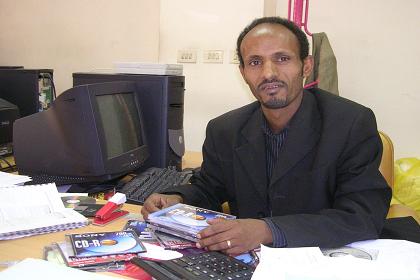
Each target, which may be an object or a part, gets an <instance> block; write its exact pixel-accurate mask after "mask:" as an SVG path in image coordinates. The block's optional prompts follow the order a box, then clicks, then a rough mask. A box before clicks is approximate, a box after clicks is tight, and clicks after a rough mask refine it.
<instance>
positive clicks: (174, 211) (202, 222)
mask: <svg viewBox="0 0 420 280" xmlns="http://www.w3.org/2000/svg"><path fill="white" fill-rule="evenodd" d="M216 218H222V219H227V220H232V219H235V218H236V217H235V216H233V215H228V214H224V213H221V212H217V211H213V210H209V209H204V208H199V207H195V206H191V205H187V204H182V203H178V204H175V205H173V206H171V207H168V208H164V209H162V210H159V211H157V212H154V213H151V214H150V215H149V221H148V222H149V223H150V225H151V228H153V229H154V230H157V231H162V232H165V233H169V234H172V235H175V236H178V237H181V238H185V239H188V240H191V241H194V242H197V241H198V239H197V233H198V232H199V231H201V230H203V229H204V228H206V227H207V226H208V225H209V224H208V223H207V221H208V220H211V219H216Z"/></svg>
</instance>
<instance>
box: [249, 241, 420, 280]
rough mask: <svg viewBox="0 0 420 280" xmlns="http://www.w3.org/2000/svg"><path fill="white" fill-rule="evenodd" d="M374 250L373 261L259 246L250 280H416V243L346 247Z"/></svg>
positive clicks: (419, 272) (419, 271) (419, 252)
mask: <svg viewBox="0 0 420 280" xmlns="http://www.w3.org/2000/svg"><path fill="white" fill-rule="evenodd" d="M348 246H349V247H352V248H359V249H363V250H367V251H377V252H378V254H377V257H376V258H375V259H371V260H369V259H366V258H357V257H354V256H351V255H342V256H341V257H328V256H324V255H323V254H322V252H321V250H320V249H319V248H317V247H304V248H269V247H266V246H264V245H262V246H261V258H260V263H259V265H258V266H257V268H256V270H255V272H254V275H253V277H252V279H253V280H260V279H265V280H266V279H276V280H297V279H303V280H321V279H323V280H324V279H325V280H361V279H363V280H368V279H369V280H375V279H377V280H379V279H380V280H397V279H398V280H414V279H417V280H418V279H420V261H419V260H420V244H418V243H413V242H409V241H404V240H389V239H378V240H370V241H364V242H356V243H352V244H349V245H348Z"/></svg>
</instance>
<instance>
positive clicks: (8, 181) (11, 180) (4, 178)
mask: <svg viewBox="0 0 420 280" xmlns="http://www.w3.org/2000/svg"><path fill="white" fill-rule="evenodd" d="M29 181H32V179H31V177H28V176H24V175H16V174H12V173H6V172H1V171H0V188H2V187H6V186H10V185H20V184H23V183H26V182H29Z"/></svg>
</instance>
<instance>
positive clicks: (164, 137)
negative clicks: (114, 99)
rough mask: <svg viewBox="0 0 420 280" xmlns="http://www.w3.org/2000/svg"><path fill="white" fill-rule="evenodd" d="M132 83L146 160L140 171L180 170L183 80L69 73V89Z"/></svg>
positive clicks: (148, 76)
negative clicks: (137, 106) (141, 115)
mask: <svg viewBox="0 0 420 280" xmlns="http://www.w3.org/2000/svg"><path fill="white" fill-rule="evenodd" d="M111 81H133V82H135V83H136V87H137V92H138V95H139V98H138V99H139V102H140V104H139V105H140V109H141V110H142V113H143V118H144V120H145V133H146V139H147V144H148V146H149V153H150V157H149V159H148V160H147V161H146V162H145V165H144V166H143V167H142V168H141V169H146V168H149V167H161V168H164V167H168V166H175V167H176V168H177V169H178V170H181V168H182V156H183V155H184V153H185V144H184V125H183V121H184V90H185V77H184V76H168V75H139V74H102V73H73V86H78V85H83V84H92V83H103V82H111Z"/></svg>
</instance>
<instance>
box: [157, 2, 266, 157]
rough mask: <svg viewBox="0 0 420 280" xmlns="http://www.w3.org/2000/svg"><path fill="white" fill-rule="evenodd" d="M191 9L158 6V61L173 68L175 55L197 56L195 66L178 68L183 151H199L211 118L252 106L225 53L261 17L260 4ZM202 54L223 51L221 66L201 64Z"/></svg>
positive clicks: (194, 6)
mask: <svg viewBox="0 0 420 280" xmlns="http://www.w3.org/2000/svg"><path fill="white" fill-rule="evenodd" d="M196 3H197V1H196V0H176V1H173V0H161V14H160V18H161V22H160V27H161V30H160V55H159V61H161V62H166V63H176V59H177V50H182V49H192V50H195V51H196V52H197V63H194V64H184V74H185V80H186V82H185V87H186V91H185V105H184V106H185V107H184V108H185V115H184V132H185V143H186V149H187V150H193V151H201V146H202V144H203V141H204V135H205V128H206V124H207V122H208V121H209V120H210V119H211V118H214V117H216V116H218V115H220V114H223V113H225V112H226V111H229V110H232V109H234V108H237V107H239V106H242V105H244V104H247V103H249V102H251V101H253V97H252V95H251V94H250V93H249V91H248V89H247V86H246V85H245V83H244V82H243V81H242V77H241V74H240V72H239V69H238V64H231V63H229V52H230V51H231V50H234V49H235V47H236V38H237V36H238V35H239V33H240V31H241V30H242V28H243V27H244V26H245V25H246V24H247V23H248V22H249V21H251V20H252V19H254V18H256V17H261V16H262V15H263V8H264V5H263V1H260V0H230V1H225V0H206V1H200V5H197V4H196ZM179 7H182V9H180V8H179ZM181 19H182V20H181ZM205 50H223V51H224V63H223V64H208V63H203V51H205Z"/></svg>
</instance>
